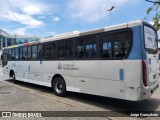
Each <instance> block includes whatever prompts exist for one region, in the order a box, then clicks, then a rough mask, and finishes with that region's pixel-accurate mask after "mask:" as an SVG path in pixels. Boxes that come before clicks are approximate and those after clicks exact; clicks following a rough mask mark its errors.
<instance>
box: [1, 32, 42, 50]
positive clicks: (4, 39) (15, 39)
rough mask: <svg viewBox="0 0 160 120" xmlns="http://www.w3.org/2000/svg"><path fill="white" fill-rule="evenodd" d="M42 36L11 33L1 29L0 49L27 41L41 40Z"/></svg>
mask: <svg viewBox="0 0 160 120" xmlns="http://www.w3.org/2000/svg"><path fill="white" fill-rule="evenodd" d="M39 40H40V37H37V36H28V35H27V36H25V35H24V36H20V35H11V34H9V33H7V32H5V31H4V30H2V29H0V51H1V50H2V49H3V48H4V47H8V46H12V45H17V44H23V43H26V42H32V41H39Z"/></svg>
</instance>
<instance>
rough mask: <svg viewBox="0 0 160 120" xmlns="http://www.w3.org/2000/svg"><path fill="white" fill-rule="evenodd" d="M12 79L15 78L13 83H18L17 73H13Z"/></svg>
mask: <svg viewBox="0 0 160 120" xmlns="http://www.w3.org/2000/svg"><path fill="white" fill-rule="evenodd" d="M12 80H13V83H14V84H16V83H17V80H16V76H15V73H13V75H12Z"/></svg>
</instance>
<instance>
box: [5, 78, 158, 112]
mask: <svg viewBox="0 0 160 120" xmlns="http://www.w3.org/2000/svg"><path fill="white" fill-rule="evenodd" d="M5 81H6V82H9V83H11V82H12V80H5ZM18 85H19V86H23V87H24V86H25V87H26V88H31V89H34V90H38V91H40V92H46V93H51V94H52V89H51V88H48V87H44V86H39V85H35V84H30V83H25V82H18ZM66 97H67V98H68V99H72V100H75V101H78V102H83V103H86V104H90V105H93V106H97V107H100V108H104V109H106V110H110V111H119V112H122V113H125V111H126V112H127V111H156V110H157V109H158V107H159V105H160V99H156V98H152V97H151V98H150V99H149V100H147V101H138V102H133V101H127V100H120V99H114V98H108V97H101V96H94V95H88V94H82V93H74V92H68V94H67V96H66Z"/></svg>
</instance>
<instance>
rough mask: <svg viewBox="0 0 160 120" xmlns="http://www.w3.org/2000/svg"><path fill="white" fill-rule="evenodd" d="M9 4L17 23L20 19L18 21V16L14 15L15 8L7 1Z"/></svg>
mask: <svg viewBox="0 0 160 120" xmlns="http://www.w3.org/2000/svg"><path fill="white" fill-rule="evenodd" d="M7 2H8V5H9V7H10V9H11V11H12V13H13V16H14V17H15V19H16V21H18V19H17V17H16V15H15V13H14V10H13V8H12V6H11V4H10V1H9V0H7Z"/></svg>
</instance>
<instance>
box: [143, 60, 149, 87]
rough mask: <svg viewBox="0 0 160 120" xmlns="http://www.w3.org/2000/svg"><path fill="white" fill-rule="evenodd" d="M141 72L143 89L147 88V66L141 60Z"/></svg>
mask: <svg viewBox="0 0 160 120" xmlns="http://www.w3.org/2000/svg"><path fill="white" fill-rule="evenodd" d="M142 70H143V84H144V86H145V87H147V86H148V84H147V66H146V63H145V61H143V60H142Z"/></svg>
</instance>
